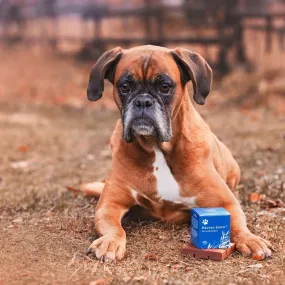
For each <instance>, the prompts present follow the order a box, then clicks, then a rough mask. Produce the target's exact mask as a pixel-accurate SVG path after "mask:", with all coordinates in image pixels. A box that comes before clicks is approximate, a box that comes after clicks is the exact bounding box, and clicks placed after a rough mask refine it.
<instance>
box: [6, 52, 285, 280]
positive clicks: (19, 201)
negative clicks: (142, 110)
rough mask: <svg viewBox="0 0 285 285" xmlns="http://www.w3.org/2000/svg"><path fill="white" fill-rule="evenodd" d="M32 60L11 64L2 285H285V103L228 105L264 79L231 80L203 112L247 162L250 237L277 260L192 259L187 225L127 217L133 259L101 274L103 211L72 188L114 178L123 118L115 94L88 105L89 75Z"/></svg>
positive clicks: (34, 56) (244, 185) (107, 266)
mask: <svg viewBox="0 0 285 285" xmlns="http://www.w3.org/2000/svg"><path fill="white" fill-rule="evenodd" d="M28 54H29V57H27V52H25V53H24V52H21V51H19V50H17V51H7V50H6V51H5V52H2V53H1V54H0V59H1V65H0V99H1V100H0V284H1V285H2V284H3V285H10V284H92V283H90V282H92V281H96V280H97V281H98V280H99V279H104V280H105V281H104V282H105V283H104V282H103V281H102V282H103V283H99V282H97V283H96V282H94V283H93V284H94V285H95V284H196V285H198V284H199V285H200V284H231V285H233V284H259V285H261V284H285V281H284V280H285V238H284V237H285V211H284V210H285V209H284V207H279V208H278V207H276V208H274V207H272V205H271V204H272V203H273V202H274V201H275V200H277V199H280V200H281V201H280V203H281V204H282V202H283V203H284V202H285V127H284V126H285V116H284V113H283V109H282V104H283V106H284V101H280V100H281V99H280V97H278V98H279V99H278V100H279V101H274V98H273V97H272V98H273V101H274V102H278V104H277V105H278V108H276V109H275V108H271V106H272V105H276V103H274V102H272V100H271V99H270V98H271V97H270V98H269V99H268V98H267V100H266V104H257V101H256V100H251V101H250V104H251V107H252V104H255V105H256V107H254V108H249V107H248V106H249V103H248V101H246V102H247V103H246V104H243V105H237V104H236V102H237V101H238V99H236V97H233V98H231V101H230V102H231V104H227V102H228V100H227V98H225V94H226V93H223V92H222V91H221V90H223V91H225V92H226V91H227V92H229V93H230V90H232V89H234V90H239V92H245V91H246V92H249V91H250V92H255V91H256V90H259V93H260V94H261V93H262V94H263V91H262V90H264V88H265V87H264V86H266V84H267V83H266V82H267V81H264V80H265V79H264V78H265V77H264V78H263V79H262V80H261V79H260V77H258V76H255V75H254V76H252V75H246V77H248V78H249V81H250V82H249V83H245V82H244V81H242V80H244V77H241V76H240V75H239V74H237V75H235V76H234V80H233V79H231V78H230V77H229V78H228V79H227V80H228V81H230V80H231V84H230V86H231V87H230V88H228V87H227V86H228V85H227V81H226V80H225V81H224V82H223V83H219V84H215V85H216V86H214V90H213V94H212V95H210V96H209V99H208V102H207V104H206V106H204V107H199V110H201V112H202V114H203V116H204V118H205V120H206V121H207V122H208V123H209V124H210V126H211V127H212V129H213V131H214V132H215V133H216V134H217V135H218V137H219V138H221V139H222V140H223V141H224V142H225V143H226V144H227V145H228V146H229V148H230V149H231V150H232V152H233V154H234V156H235V157H236V159H237V161H238V162H239V164H240V166H241V169H242V180H241V183H240V185H239V187H238V190H239V192H240V199H241V203H242V207H243V209H244V211H245V213H246V216H247V219H248V224H249V227H250V229H251V230H252V231H253V233H255V234H258V235H260V236H262V237H264V238H267V239H269V240H270V241H271V243H272V244H273V245H274V247H275V250H276V253H274V254H273V257H272V258H271V259H268V260H265V261H255V260H252V259H248V258H245V257H243V256H241V255H240V254H239V253H237V252H235V253H234V254H233V255H232V256H231V257H229V258H228V259H226V260H225V261H222V262H215V261H209V260H197V259H194V258H190V257H187V256H182V255H181V253H180V250H181V248H182V246H183V245H184V244H185V243H186V242H187V241H188V240H189V226H188V225H179V226H177V225H169V224H165V223H162V222H157V223H153V222H136V221H133V220H132V219H131V218H130V217H126V218H125V219H124V228H125V229H126V232H127V256H126V258H125V259H124V260H122V261H120V262H115V263H100V262H98V261H97V260H94V259H92V258H91V257H89V256H87V255H86V250H87V248H88V246H89V245H90V243H91V241H92V240H93V239H94V238H95V237H96V233H95V231H94V221H93V217H94V207H95V205H96V203H97V200H96V199H94V198H87V197H84V196H83V195H80V194H76V193H73V192H70V191H67V190H66V186H73V187H77V186H78V185H80V184H81V183H83V182H91V181H94V180H98V179H102V178H104V176H105V175H106V173H107V172H108V170H109V167H110V162H111V154H110V149H109V146H108V142H109V138H110V135H111V132H112V129H113V127H114V124H115V121H116V119H117V118H118V116H119V114H118V112H117V111H115V110H114V108H113V107H114V106H113V105H112V103H111V102H112V100H111V97H110V92H109V90H110V88H107V92H106V96H105V98H104V101H103V103H102V102H101V103H99V102H98V104H97V103H93V104H89V103H87V99H85V93H84V89H85V86H86V83H87V79H88V69H89V67H90V65H80V64H77V63H74V62H73V61H71V60H70V59H64V58H63V59H56V60H55V59H54V57H51V56H48V55H47V56H45V57H43V56H42V54H41V52H40V51H36V52H34V53H33V52H32V51H30V52H29V53H28ZM242 78H243V79H242ZM283 78H284V77H283ZM254 80H255V81H254ZM260 81H261V82H263V83H262V84H261V85H260V86H259V85H258V84H259V83H260ZM253 82H255V83H254V84H253ZM264 82H265V83H264ZM246 84H247V85H246ZM256 86H257V87H256ZM253 87H256V88H255V89H254V88H253ZM262 88H263V89H262ZM252 90H255V91H252ZM266 90H267V89H266ZM275 95H276V94H275ZM277 95H278V94H277ZM272 96H273V95H272ZM255 99H256V98H255ZM95 104H96V107H91V106H93V105H95ZM255 105H254V106H255ZM221 106H223V107H221ZM251 193H260V194H264V196H262V199H263V200H262V199H261V200H260V197H259V196H258V195H257V194H256V195H257V196H258V197H259V198H258V199H257V200H258V201H257V202H253V199H251V200H252V201H250V200H249V199H248V197H249V195H250V194H251ZM270 200H272V201H270ZM270 203H271V204H270ZM266 205H267V206H266ZM281 206H282V205H281ZM147 257H151V258H147Z"/></svg>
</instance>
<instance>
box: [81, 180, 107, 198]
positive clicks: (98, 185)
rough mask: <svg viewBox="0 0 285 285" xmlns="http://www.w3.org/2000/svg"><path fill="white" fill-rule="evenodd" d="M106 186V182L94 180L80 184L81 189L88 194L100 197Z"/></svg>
mask: <svg viewBox="0 0 285 285" xmlns="http://www.w3.org/2000/svg"><path fill="white" fill-rule="evenodd" d="M104 186H105V183H104V182H92V183H87V184H82V185H81V186H80V190H81V191H82V192H83V193H84V194H85V195H87V196H95V197H100V195H101V194H102V191H103V188H104Z"/></svg>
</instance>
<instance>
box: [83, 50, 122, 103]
mask: <svg viewBox="0 0 285 285" xmlns="http://www.w3.org/2000/svg"><path fill="white" fill-rule="evenodd" d="M122 51H123V50H122V48H120V47H116V48H114V49H112V50H109V51H106V52H105V53H103V54H102V55H101V57H100V58H99V59H98V60H97V62H96V64H95V65H94V66H93V68H92V70H91V72H90V77H89V84H88V88H87V97H88V99H89V100H90V101H97V100H99V99H100V98H101V97H102V93H103V91H104V79H105V78H106V79H108V80H109V81H110V82H111V83H114V76H115V69H116V66H117V64H118V62H119V60H120V58H121V56H122Z"/></svg>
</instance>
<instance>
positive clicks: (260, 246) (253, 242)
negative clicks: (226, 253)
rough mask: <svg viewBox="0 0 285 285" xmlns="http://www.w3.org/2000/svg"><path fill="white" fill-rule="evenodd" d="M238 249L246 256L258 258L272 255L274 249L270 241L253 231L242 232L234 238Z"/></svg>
mask: <svg viewBox="0 0 285 285" xmlns="http://www.w3.org/2000/svg"><path fill="white" fill-rule="evenodd" d="M233 240H234V242H235V244H236V249H237V250H238V251H239V252H240V253H241V254H242V255H244V256H248V257H252V258H253V259H256V260H262V259H266V258H268V257H271V255H272V251H274V249H273V247H272V245H271V244H270V242H269V241H267V240H265V239H263V238H261V237H259V236H256V235H254V234H252V233H240V234H238V235H235V236H234V238H233Z"/></svg>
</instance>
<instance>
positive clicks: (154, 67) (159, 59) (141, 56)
mask: <svg viewBox="0 0 285 285" xmlns="http://www.w3.org/2000/svg"><path fill="white" fill-rule="evenodd" d="M126 73H128V74H130V75H131V76H132V77H134V78H135V79H137V80H153V79H155V78H156V77H157V76H159V75H161V74H166V75H168V76H169V77H171V79H172V80H174V81H176V82H177V81H178V80H180V73H179V69H178V66H177V64H176V63H175V61H174V59H173V57H172V55H171V54H170V52H169V50H168V49H165V48H157V47H156V48H149V49H146V48H144V49H139V48H133V49H130V50H128V51H126V52H125V53H124V54H123V56H122V58H121V60H120V62H119V63H118V65H117V68H116V73H115V82H116V81H117V80H119V79H120V77H121V76H122V75H123V74H126Z"/></svg>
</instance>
